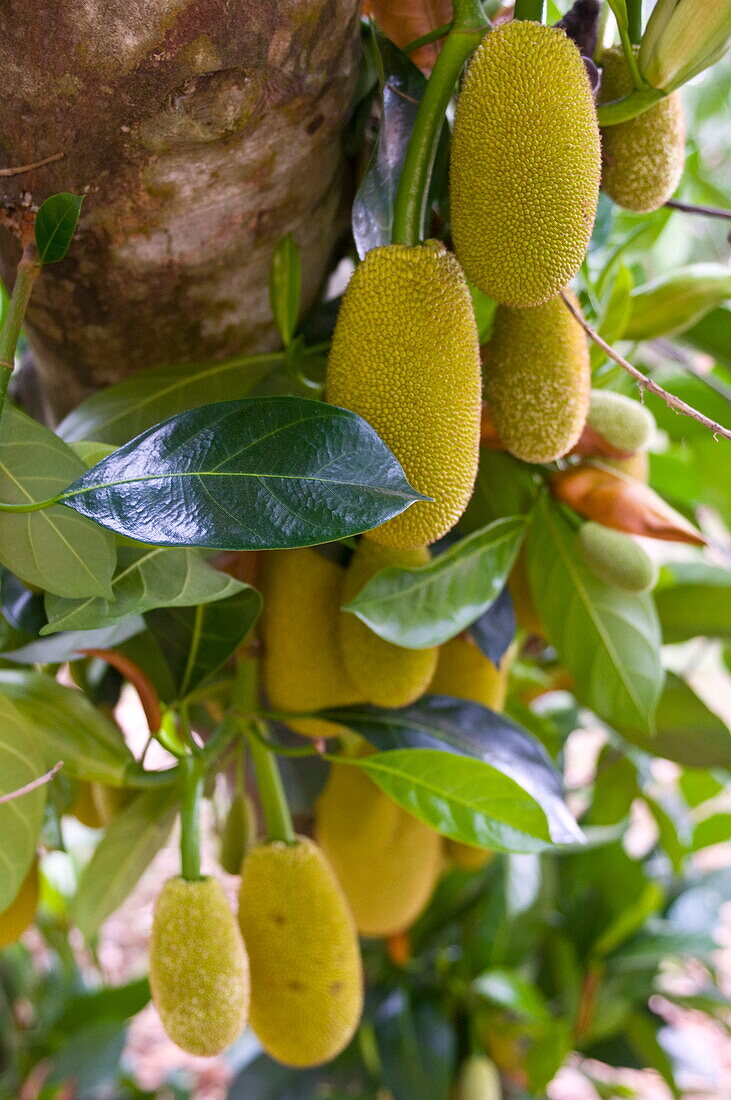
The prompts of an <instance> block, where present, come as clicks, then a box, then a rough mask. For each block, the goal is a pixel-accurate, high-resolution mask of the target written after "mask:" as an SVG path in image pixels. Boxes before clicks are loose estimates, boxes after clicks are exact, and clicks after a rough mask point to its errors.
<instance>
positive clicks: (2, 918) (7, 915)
mask: <svg viewBox="0 0 731 1100" xmlns="http://www.w3.org/2000/svg"><path fill="white" fill-rule="evenodd" d="M39 892H40V876H39V874H38V860H37V859H34V860H33V862H32V863H31V865H30V870H29V871H28V873H27V874H26V876H25V878H24V879H23V881H22V882H21V884H20V889H19V890H18V893H17V894H16V895H15V897H14V898H13V900H12V901H11V903H10V905H9V906H8V907H7V909H4V910H3V912H2V913H0V948H2V947H7V946H8V944H11V943H15V941H16V940H18V939H20V937H21V935H22V934H23V932H25V930H26V928H28V927H29V925H31V924H32V923H33V920H34V918H35V915H36V909H37V908H38V894H39Z"/></svg>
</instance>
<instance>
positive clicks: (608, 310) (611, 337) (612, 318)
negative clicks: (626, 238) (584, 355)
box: [589, 264, 632, 369]
mask: <svg viewBox="0 0 731 1100" xmlns="http://www.w3.org/2000/svg"><path fill="white" fill-rule="evenodd" d="M611 287H612V289H611V292H610V294H609V297H608V300H607V302H606V303H605V305H604V308H603V310H602V314H601V321H600V324H599V326H598V331H599V335H600V336H601V337H602V339H603V340H605V341H606V343H607V344H610V345H612V344H614V343H615V341H617V340H619V338H620V337H621V336H622V333H623V332H624V330H625V328H626V326H627V321H628V320H629V316H630V313H631V312H632V303H631V299H630V291H631V290H632V274H631V272H630V270H629V268H628V267H625V265H624V264H619V266H618V267H617V271H616V274H615V277H614V279H613V280H612V283H611ZM589 356H590V359H591V365H592V368H593V369H596V367H598V366H599V365H600V364H601V363H603V362H604V360H605V359H606V352H605V351H604V350H603V349H602V348H600V347H599V346H598V344H592V346H591V349H590V352H589Z"/></svg>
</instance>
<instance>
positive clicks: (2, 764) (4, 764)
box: [0, 695, 56, 913]
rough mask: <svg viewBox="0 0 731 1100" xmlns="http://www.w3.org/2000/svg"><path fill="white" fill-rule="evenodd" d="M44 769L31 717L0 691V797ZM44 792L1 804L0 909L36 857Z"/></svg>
mask: <svg viewBox="0 0 731 1100" xmlns="http://www.w3.org/2000/svg"><path fill="white" fill-rule="evenodd" d="M54 763H56V761H54ZM47 770H48V767H47V765H46V761H45V757H44V755H43V752H42V751H41V749H40V747H39V745H38V741H37V738H36V731H35V728H34V723H33V720H32V718H31V717H30V716H29V715H28V714H24V713H23V712H22V711H20V710H18V709H17V708H16V707H15V706H13V704H12V703H11V701H10V700H9V699H7V698H6V697H5V696H4V695H0V797H2V796H4V795H8V794H12V793H13V792H14V791H17V790H20V788H21V787H25V786H26V785H27V784H28V783H32V782H33V781H34V780H35V779H40V777H41V776H42V775H43V774H44V773H45V772H46V771H47ZM47 792H48V788H47V786H45V785H43V786H41V787H36V788H35V789H34V790H32V791H29V792H28V793H27V794H23V795H20V796H19V797H18V798H14V799H12V800H11V801H9V802H3V803H2V804H0V836H1V837H2V843H0V913H2V911H3V910H4V909H7V907H8V906H9V905H10V903H11V902H12V901H13V899H14V898H15V895H16V894H17V893H18V890H19V889H20V886H21V883H22V882H23V879H24V878H25V876H26V874H27V872H28V869H29V867H30V865H31V863H32V861H33V859H34V858H35V854H36V845H37V843H38V834H39V833H40V831H41V825H42V824H43V807H44V806H45V804H46V794H47Z"/></svg>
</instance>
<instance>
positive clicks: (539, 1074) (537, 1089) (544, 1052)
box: [525, 1020, 573, 1096]
mask: <svg viewBox="0 0 731 1100" xmlns="http://www.w3.org/2000/svg"><path fill="white" fill-rule="evenodd" d="M572 1046H573V1034H572V1029H571V1026H570V1024H569V1021H568V1020H551V1022H550V1024H549V1025H548V1026H547V1027H544V1028H541V1031H540V1034H539V1035H537V1036H536V1037H535V1039H533V1041H532V1042H530V1043H529V1045H528V1050H527V1051H526V1055H525V1065H526V1069H527V1071H528V1081H529V1083H530V1087H531V1089H532V1091H533V1093H534V1095H536V1096H544V1095H545V1089H546V1086H547V1085H548V1083H549V1082H550V1081H552V1080H553V1078H554V1077H555V1076H556V1074H557V1073H558V1071H559V1070H560V1069H561V1066H562V1065H563V1064H564V1062H565V1061H566V1058H567V1056H568V1054H569V1053H570V1052H571V1049H572Z"/></svg>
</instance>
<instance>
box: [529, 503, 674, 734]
mask: <svg viewBox="0 0 731 1100" xmlns="http://www.w3.org/2000/svg"><path fill="white" fill-rule="evenodd" d="M528 568H529V573H530V584H531V592H532V594H533V598H534V600H535V603H536V608H537V610H538V615H539V616H540V619H541V621H542V622H543V623H544V625H545V627H546V630H547V632H548V637H549V640H550V641H551V644H552V645H554V646H555V647H556V650H557V651H558V654H559V656H560V657H561V659H562V660H563V661H564V662H565V664H566V665H567V667H568V670H569V672H570V673H571V675H572V677H573V679H574V681H575V684H576V694H577V696H578V698H579V699H580V700H581V701H582V702H583V703H585V704H586V705H587V706H589V707H591V709H592V710H594V711H595V712H596V713H597V714H598V715H599V717H600V718H603V719H604V720H605V721H607V722H609V723H610V724H617V725H622V724H629V725H634V726H639V727H641V728H644V729H650V728H651V727H652V724H653V721H654V713H655V709H656V707H657V701H658V698H659V695H660V691H661V689H662V683H663V670H662V665H661V663H660V643H661V639H660V631H659V626H658V622H657V615H656V614H655V608H654V605H653V603H652V600H651V598H650V597H649V596H647V595H634V594H632V593H629V592H622V591H621V590H620V589H618V588H614V587H613V586H610V585H608V584H605V583H604V582H603V581H601V580H599V578H598V577H596V576H595V575H594V574H593V573H592V572H591V571H590V569H589V568H588V566H587V565H586V564H585V562H584V559H583V557H582V554H581V551H580V549H579V546H578V540H577V538H576V534H575V532H574V531H573V529H572V528H571V526H570V525H569V524H568V522H567V521H566V519H565V518H564V516H563V513H562V512H561V510H560V509H559V507H558V506H556V505H555V504H554V503H553V502H552V501H550V500H548V499H547V498H546V497H543V498H542V499H541V500H540V501H539V503H538V507H537V509H536V514H535V517H534V519H533V522H532V524H531V528H530V531H529V534H528Z"/></svg>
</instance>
